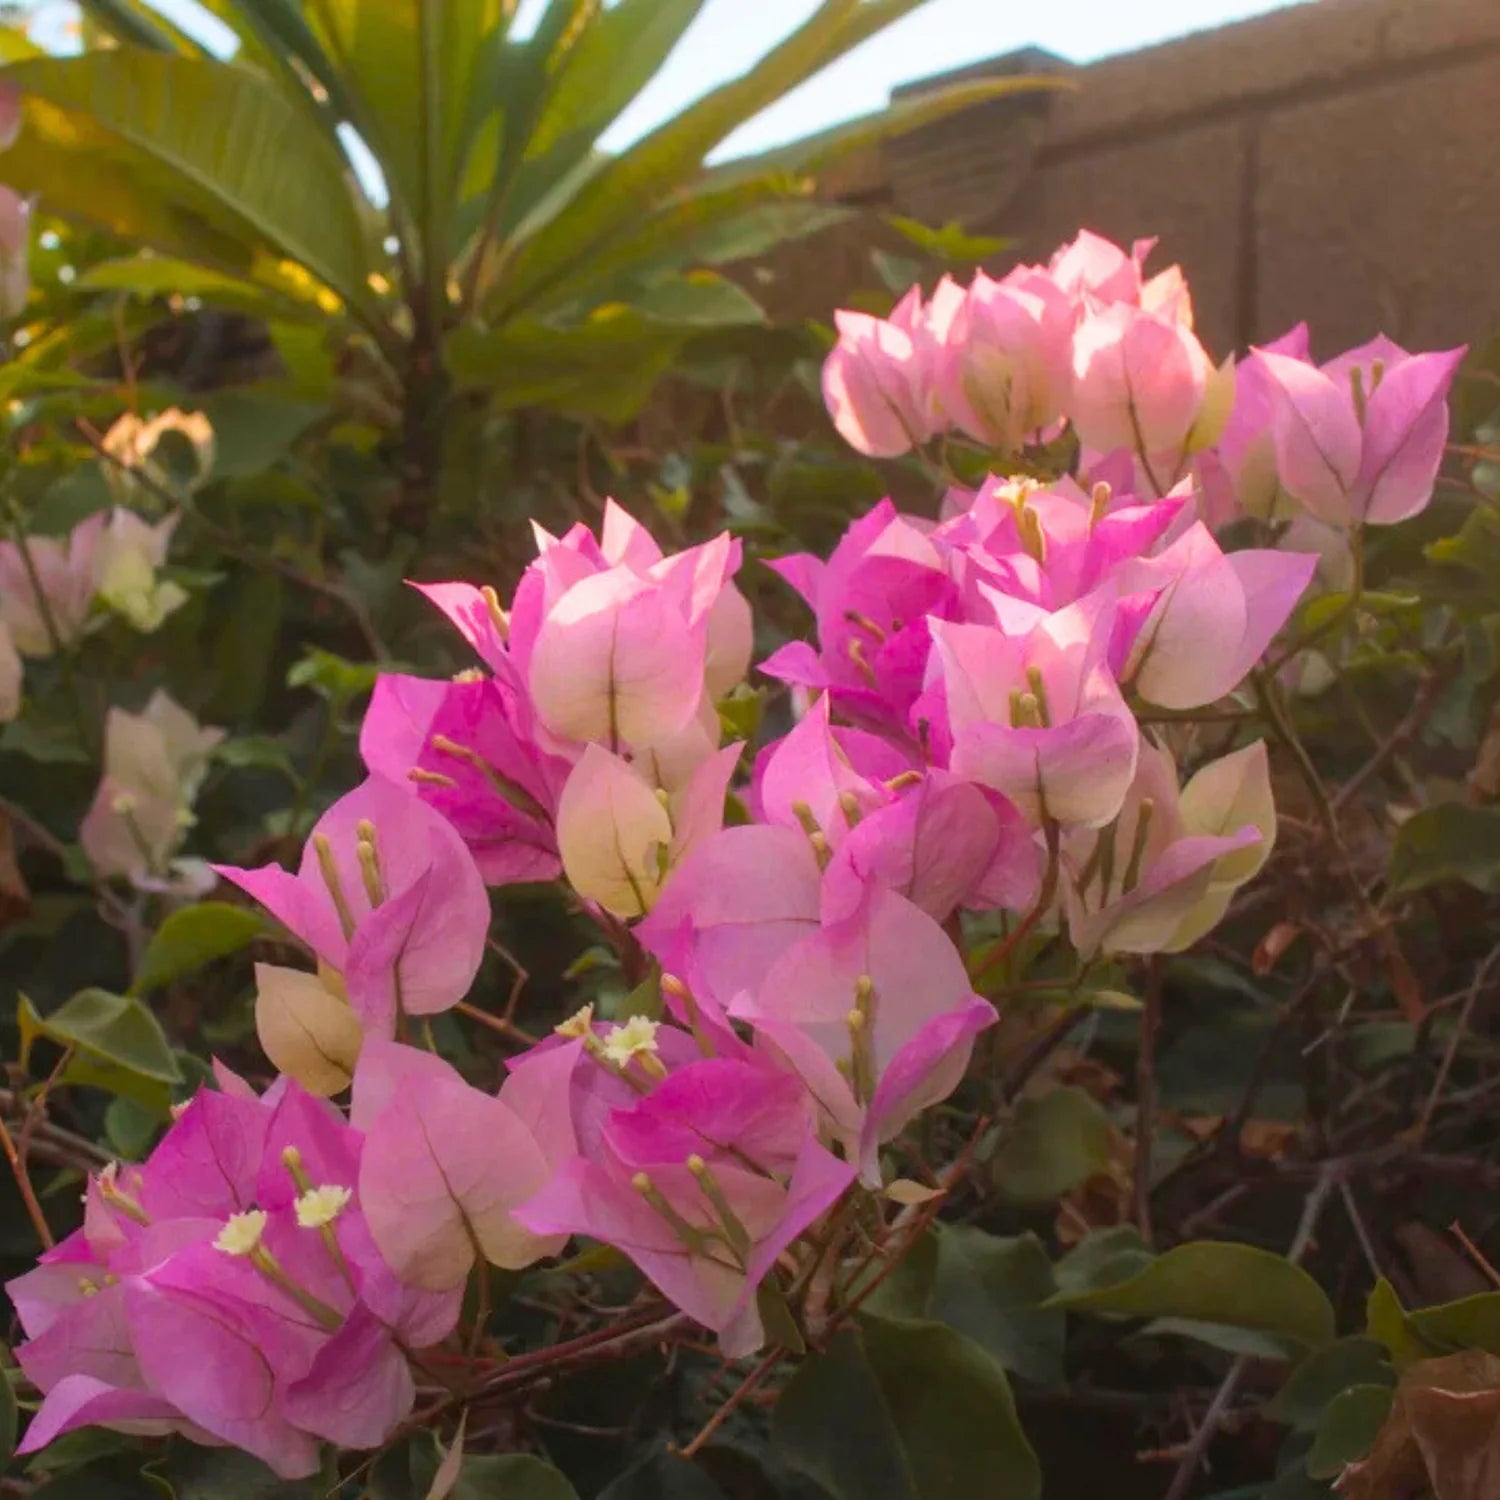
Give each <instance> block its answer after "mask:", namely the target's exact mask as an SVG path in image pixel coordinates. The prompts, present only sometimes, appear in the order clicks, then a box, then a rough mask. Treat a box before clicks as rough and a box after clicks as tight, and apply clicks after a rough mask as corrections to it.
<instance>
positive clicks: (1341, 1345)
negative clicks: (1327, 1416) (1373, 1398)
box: [1266, 1338, 1396, 1432]
mask: <svg viewBox="0 0 1500 1500" xmlns="http://www.w3.org/2000/svg"><path fill="white" fill-rule="evenodd" d="M1395 1383H1396V1372H1395V1371H1394V1370H1393V1369H1392V1368H1391V1364H1390V1360H1389V1358H1388V1356H1387V1354H1386V1350H1385V1347H1384V1345H1382V1344H1380V1343H1378V1342H1377V1341H1376V1340H1374V1339H1368V1338H1347V1339H1337V1340H1335V1341H1334V1342H1333V1343H1331V1344H1325V1345H1324V1346H1323V1347H1322V1348H1321V1349H1314V1350H1313V1351H1312V1353H1310V1354H1309V1355H1307V1357H1306V1358H1305V1359H1303V1360H1302V1361H1301V1363H1299V1364H1298V1365H1296V1366H1295V1367H1294V1368H1293V1370H1292V1372H1291V1374H1289V1375H1288V1376H1287V1378H1286V1384H1285V1385H1283V1386H1282V1387H1281V1389H1280V1390H1279V1391H1277V1393H1276V1394H1275V1395H1274V1396H1273V1397H1272V1398H1271V1400H1270V1401H1269V1402H1268V1403H1267V1405H1266V1416H1268V1417H1269V1418H1270V1419H1271V1420H1272V1421H1273V1422H1285V1423H1286V1424H1287V1425H1288V1426H1289V1427H1294V1428H1297V1429H1298V1430H1299V1431H1303V1432H1312V1431H1314V1430H1315V1429H1316V1428H1317V1426H1318V1422H1319V1421H1320V1420H1321V1418H1322V1415H1323V1409H1324V1408H1325V1407H1326V1406H1327V1405H1328V1403H1329V1402H1330V1401H1332V1400H1333V1399H1334V1397H1335V1396H1337V1395H1338V1394H1339V1393H1340V1392H1341V1391H1345V1390H1347V1389H1348V1388H1349V1387H1350V1386H1354V1385H1384V1386H1394V1385H1395Z"/></svg>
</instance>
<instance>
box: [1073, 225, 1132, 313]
mask: <svg viewBox="0 0 1500 1500" xmlns="http://www.w3.org/2000/svg"><path fill="white" fill-rule="evenodd" d="M1155 246H1156V241H1155V240H1154V239H1148V240H1136V241H1135V243H1134V244H1133V245H1132V246H1131V247H1130V250H1129V251H1128V252H1127V251H1124V250H1122V249H1121V248H1120V247H1119V246H1118V245H1117V244H1115V243H1114V241H1113V240H1108V239H1105V237H1104V236H1103V235H1102V234H1095V233H1094V231H1093V230H1092V229H1080V230H1079V231H1078V233H1077V235H1076V236H1074V238H1073V239H1071V240H1070V241H1069V242H1068V243H1067V244H1066V245H1063V246H1061V247H1060V248H1059V249H1058V250H1056V251H1055V252H1054V253H1053V256H1052V259H1051V261H1050V262H1049V263H1048V265H1047V272H1048V274H1049V275H1050V276H1051V277H1052V279H1053V280H1054V281H1055V282H1056V283H1057V284H1058V286H1059V287H1060V288H1061V289H1062V290H1063V291H1064V292H1065V293H1066V294H1067V295H1068V296H1069V297H1071V298H1073V299H1074V300H1075V301H1077V302H1080V303H1081V302H1082V300H1083V297H1084V295H1085V293H1087V294H1088V295H1089V296H1091V297H1093V298H1094V299H1095V300H1096V301H1098V302H1102V303H1109V302H1129V303H1133V304H1135V305H1137V306H1138V305H1139V304H1140V300H1141V287H1142V285H1143V284H1144V277H1143V275H1142V267H1143V266H1144V265H1145V263H1146V257H1147V256H1149V255H1150V254H1151V251H1152V250H1153V249H1154V248H1155Z"/></svg>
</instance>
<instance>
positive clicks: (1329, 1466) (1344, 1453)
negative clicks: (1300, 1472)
mask: <svg viewBox="0 0 1500 1500" xmlns="http://www.w3.org/2000/svg"><path fill="white" fill-rule="evenodd" d="M1393 1396H1394V1393H1393V1391H1392V1388H1391V1387H1390V1386H1388V1385H1355V1386H1350V1387H1349V1389H1348V1390H1346V1391H1340V1392H1339V1394H1338V1395H1337V1396H1335V1397H1334V1398H1333V1400H1332V1401H1330V1402H1329V1403H1328V1406H1327V1409H1326V1410H1325V1411H1324V1412H1323V1416H1322V1418H1321V1420H1320V1421H1319V1422H1318V1431H1317V1436H1316V1437H1315V1438H1314V1439H1313V1445H1312V1451H1311V1452H1310V1453H1309V1454H1308V1455H1307V1472H1308V1473H1309V1474H1310V1475H1311V1476H1312V1477H1313V1478H1314V1479H1336V1478H1337V1477H1338V1476H1339V1474H1341V1473H1342V1472H1343V1469H1344V1465H1345V1464H1352V1463H1354V1462H1356V1461H1357V1460H1359V1459H1361V1458H1363V1457H1364V1456H1365V1455H1366V1454H1367V1453H1368V1452H1369V1451H1370V1449H1371V1448H1372V1447H1373V1446H1374V1443H1375V1437H1376V1434H1377V1433H1378V1432H1379V1431H1380V1429H1381V1428H1382V1427H1383V1426H1384V1425H1385V1419H1386V1418H1387V1417H1388V1416H1389V1415H1390V1413H1391V1401H1392V1399H1393Z"/></svg>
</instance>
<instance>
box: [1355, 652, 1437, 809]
mask: <svg viewBox="0 0 1500 1500" xmlns="http://www.w3.org/2000/svg"><path fill="white" fill-rule="evenodd" d="M1451 677H1452V673H1451V672H1442V671H1439V672H1434V673H1433V675H1432V676H1431V677H1429V678H1428V679H1427V681H1426V682H1424V683H1423V684H1422V686H1421V687H1420V688H1419V689H1418V691H1417V698H1416V702H1415V703H1413V704H1412V707H1411V711H1410V712H1409V713H1408V714H1407V715H1406V717H1405V718H1403V719H1402V720H1401V722H1400V723H1399V724H1397V725H1396V727H1395V728H1394V729H1393V730H1392V731H1391V732H1390V734H1388V735H1387V736H1386V737H1385V739H1383V740H1382V741H1381V742H1380V744H1379V745H1378V746H1377V747H1376V750H1375V753H1374V754H1373V755H1372V756H1371V757H1370V758H1369V760H1367V761H1366V762H1365V763H1364V765H1362V766H1361V767H1360V768H1359V770H1357V771H1356V772H1355V773H1354V774H1353V775H1352V776H1351V777H1350V778H1349V779H1348V780H1347V781H1346V782H1345V783H1344V784H1343V786H1341V787H1340V788H1339V789H1338V791H1337V792H1335V793H1334V796H1333V799H1332V802H1331V804H1330V805H1331V806H1332V808H1333V811H1334V812H1335V813H1339V812H1342V811H1343V810H1344V808H1346V807H1347V806H1348V805H1349V803H1350V802H1351V801H1352V800H1353V799H1354V797H1356V796H1357V795H1358V794H1359V791H1360V789H1361V788H1362V787H1363V786H1364V785H1365V784H1366V783H1367V782H1368V781H1369V780H1370V778H1371V777H1372V776H1376V775H1378V774H1379V773H1380V772H1381V771H1382V770H1383V769H1384V768H1385V766H1386V765H1387V764H1388V763H1389V762H1390V761H1391V760H1392V759H1393V758H1394V757H1395V756H1396V755H1398V754H1399V753H1400V752H1401V750H1402V749H1404V748H1405V746H1406V745H1407V744H1408V743H1410V741H1411V740H1413V739H1415V738H1416V736H1417V735H1418V734H1419V733H1421V730H1422V726H1423V725H1424V724H1425V723H1426V722H1427V720H1428V719H1429V718H1431V716H1432V712H1433V710H1434V709H1435V708H1436V707H1437V703H1438V699H1439V698H1440V697H1441V696H1442V693H1443V689H1444V688H1445V687H1447V685H1448V683H1449V681H1450V680H1451Z"/></svg>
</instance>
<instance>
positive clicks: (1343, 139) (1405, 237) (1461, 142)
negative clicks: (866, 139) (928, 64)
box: [798, 0, 1500, 357]
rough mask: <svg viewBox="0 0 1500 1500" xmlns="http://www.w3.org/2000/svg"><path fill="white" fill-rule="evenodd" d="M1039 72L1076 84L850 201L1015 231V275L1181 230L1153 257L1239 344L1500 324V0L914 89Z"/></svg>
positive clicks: (955, 139) (863, 177) (1319, 0)
mask: <svg viewBox="0 0 1500 1500" xmlns="http://www.w3.org/2000/svg"><path fill="white" fill-rule="evenodd" d="M1039 67H1050V68H1052V69H1055V70H1059V71H1062V72H1064V73H1065V74H1066V76H1067V77H1068V78H1069V80H1070V81H1071V83H1072V84H1073V85H1074V87H1073V88H1072V89H1070V90H1069V91H1068V92H1066V93H1060V94H1053V95H1048V96H1046V97H1040V96H1036V97H1032V98H1030V99H1025V100H1022V99H1013V100H1002V101H996V102H994V103H991V104H989V105H985V106H981V107H977V108H974V109H972V110H970V111H968V112H966V113H965V114H963V115H960V116H957V117H955V118H952V119H950V120H947V121H945V122H943V123H942V124H940V125H935V126H932V127H929V128H927V129H925V130H922V131H919V132H915V133H913V134H911V135H909V136H907V137H905V138H903V139H902V140H900V141H897V142H895V143H893V144H891V145H889V146H888V147H887V148H886V149H885V151H884V153H883V154H882V156H881V158H880V159H879V160H878V161H876V160H874V159H869V160H866V161H864V162H861V163H857V164H855V165H854V166H853V167H852V169H851V170H850V172H849V173H848V175H847V176H846V177H845V179H844V181H843V183H842V185H841V187H842V192H843V194H844V195H845V196H848V197H851V198H857V199H859V200H861V201H865V202H870V203H877V204H880V205H882V206H889V207H891V208H893V209H895V210H897V211H899V212H902V213H907V214H910V215H912V216H913V217H917V218H920V219H923V220H924V221H926V222H929V223H941V222H944V221H946V220H949V219H958V220H960V221H962V222H963V223H964V224H965V225H966V227H968V228H970V229H973V230H976V231H981V232H991V233H995V234H1004V235H1007V236H1010V237H1012V238H1013V239H1014V240H1015V242H1016V243H1015V247H1014V251H1013V252H1012V253H1011V254H1010V255H1009V256H1008V258H1007V260H1002V261H1001V262H1000V264H1001V265H1003V264H1006V263H1008V261H1013V260H1015V259H1026V260H1033V259H1040V258H1043V257H1045V256H1046V255H1047V254H1048V252H1049V251H1050V250H1051V249H1052V248H1053V247H1054V246H1055V245H1056V244H1057V243H1058V242H1059V241H1061V240H1063V239H1066V238H1068V237H1070V236H1071V235H1072V234H1073V233H1074V231H1075V230H1076V229H1077V228H1078V227H1079V226H1080V225H1087V226H1089V227H1090V228H1093V229H1096V230H1098V231H1100V232H1101V233H1104V234H1108V235H1110V236H1111V237H1113V238H1115V239H1118V240H1121V241H1128V240H1130V239H1131V238H1134V237H1136V236H1139V235H1145V234H1156V235H1159V236H1160V237H1161V240H1162V244H1161V248H1160V249H1159V251H1158V252H1157V258H1156V259H1155V260H1154V261H1153V262H1152V264H1153V265H1156V266H1161V265H1166V264H1168V263H1169V262H1171V261H1179V262H1181V264H1182V265H1183V267H1184V269H1185V270H1186V272H1187V274H1188V277H1189V279H1190V281H1191V283H1192V286H1193V289H1194V294H1195V301H1196V305H1197V308H1198V316H1199V326H1200V329H1201V331H1202V333H1203V335H1204V338H1205V340H1206V341H1207V342H1208V343H1209V345H1210V347H1212V348H1214V349H1216V350H1219V351H1227V350H1228V349H1229V348H1231V347H1236V346H1243V345H1245V344H1247V343H1250V342H1253V341H1255V340H1257V339H1264V338H1269V337H1274V336H1275V335H1276V334H1278V333H1280V332H1282V331H1283V330H1284V329H1285V328H1286V327H1287V326H1288V325H1289V324H1291V323H1292V322H1295V321H1296V320H1297V319H1299V318H1304V317H1305V318H1308V319H1309V320H1310V321H1312V322H1313V324H1314V333H1315V339H1316V348H1317V352H1319V353H1320V354H1322V355H1323V356H1325V357H1326V356H1327V355H1330V354H1332V353H1334V352H1336V351H1337V350H1338V349H1341V348H1343V347H1346V346H1347V345H1349V344H1352V343H1355V342H1358V341H1361V340H1363V339H1366V338H1368V337H1370V336H1371V335H1372V334H1373V333H1375V332H1376V331H1377V330H1381V331H1384V332H1386V333H1388V334H1390V335H1391V336H1392V337H1394V338H1396V339H1398V340H1400V341H1402V342H1405V343H1408V344H1411V345H1418V346H1434V345H1441V344H1445V343H1446V344H1451V343H1456V342H1460V341H1465V340H1468V341H1472V340H1474V339H1476V338H1478V337H1480V336H1482V335H1484V334H1485V333H1488V332H1490V331H1493V330H1497V329H1500V0H1312V3H1304V4H1300V5H1295V6H1292V7H1290V8H1289V9H1286V10H1283V11H1280V12H1275V13H1273V14H1271V15H1268V16H1264V17H1261V18H1259V19H1256V20H1252V21H1247V22H1243V23H1240V24H1238V25H1235V26H1227V27H1223V28H1221V29H1220V30H1217V31H1210V32H1204V33H1200V34H1198V35H1196V36H1191V37H1187V38H1184V39H1182V40H1180V41H1176V42H1171V43H1167V44H1166V45H1163V46H1160V47H1153V48H1149V49H1147V50H1144V51H1141V52H1136V53H1131V54H1129V55H1126V56H1123V57H1118V58H1111V59H1108V60H1106V61H1104V62H1101V63H1097V64H1095V65H1093V66H1091V67H1087V68H1076V69H1074V68H1068V67H1067V65H1066V64H1063V63H1060V62H1059V60H1057V59H1050V58H1047V57H1046V56H1045V55H1036V54H1029V55H1020V56H1018V57H1012V58H1001V59H996V60H995V61H994V62H993V63H989V64H981V65H979V66H978V67H975V68H971V69H967V70H965V73H964V74H961V75H948V77H945V78H942V79H935V80H927V81H924V83H922V84H917V85H913V87H914V88H916V89H921V88H923V87H931V86H932V84H934V83H943V82H947V81H949V78H952V77H955V76H976V75H979V76H982V75H984V74H986V73H990V72H1014V71H1016V70H1017V69H1018V68H1029V69H1031V70H1035V69H1036V68H1039ZM856 248H857V247H856V246H855V245H854V244H852V243H851V244H850V245H847V246H841V245H840V243H839V242H838V238H837V236H836V235H835V236H833V237H832V238H828V237H825V238H823V239H822V241H821V242H818V243H814V244H813V245H810V246H808V247H807V248H806V250H805V251H804V252H803V255H804V256H805V257H806V260H807V263H808V268H809V270H810V272H811V273H812V274H811V275H810V276H809V277H808V278H807V279H804V280H802V281H801V282H800V284H799V294H798V298H799V301H800V300H803V299H804V298H805V299H807V300H808V302H809V304H811V302H812V300H813V297H814V295H815V291H816V292H827V293H829V294H831V295H833V296H836V295H837V292H838V290H839V289H840V286H839V283H838V282H837V281H836V278H838V277H840V276H847V277H848V278H849V279H846V280H844V281H843V282H842V286H844V287H847V286H849V285H851V284H854V282H855V281H856V280H857V276H856V274H855V273H854V270H853V255H854V252H855V250H856ZM866 279H868V278H867V277H866ZM814 280H816V288H815V287H814V284H813V282H814ZM825 307H826V303H825ZM825 315H826V314H825Z"/></svg>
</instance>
